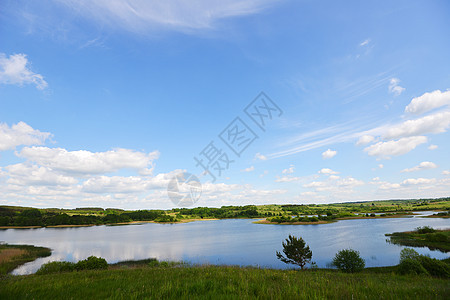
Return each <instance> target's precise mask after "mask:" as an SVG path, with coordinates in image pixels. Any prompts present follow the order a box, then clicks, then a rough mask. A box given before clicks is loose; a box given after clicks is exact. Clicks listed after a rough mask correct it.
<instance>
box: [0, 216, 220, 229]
mask: <svg viewBox="0 0 450 300" xmlns="http://www.w3.org/2000/svg"><path fill="white" fill-rule="evenodd" d="M215 220H220V219H216V218H211V219H200V218H196V219H181V220H177V221H176V222H156V221H131V222H119V223H110V224H83V225H51V226H0V229H35V228H72V227H74V228H75V227H92V226H122V225H141V224H147V223H156V224H181V223H189V222H195V221H215Z"/></svg>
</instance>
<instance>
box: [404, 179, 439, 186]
mask: <svg viewBox="0 0 450 300" xmlns="http://www.w3.org/2000/svg"><path fill="white" fill-rule="evenodd" d="M435 182H436V179H435V178H409V179H405V180H403V181H402V185H418V184H430V183H435Z"/></svg>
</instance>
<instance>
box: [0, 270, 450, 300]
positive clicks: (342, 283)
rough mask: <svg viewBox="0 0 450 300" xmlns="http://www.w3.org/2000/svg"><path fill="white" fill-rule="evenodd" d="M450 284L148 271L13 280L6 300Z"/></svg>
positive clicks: (416, 295) (286, 295)
mask: <svg viewBox="0 0 450 300" xmlns="http://www.w3.org/2000/svg"><path fill="white" fill-rule="evenodd" d="M449 283H450V281H449V280H444V279H437V278H432V277H417V276H413V277H410V276H399V275H395V274H386V273H385V274H376V273H370V272H363V273H358V274H344V273H340V272H337V271H327V270H317V271H311V270H308V271H294V270H273V269H256V268H239V267H219V266H201V267H172V268H161V267H153V268H150V267H146V268H137V269H116V270H111V269H110V270H104V271H83V272H73V273H62V274H52V275H40V276H39V275H28V276H9V277H7V278H4V279H3V280H1V281H0V298H1V299H104V298H111V299H142V298H152V299H161V298H162V299H172V298H174V299H175V298H176V299H254V298H259V299H445V298H447V299H448V296H449V295H450V284H449Z"/></svg>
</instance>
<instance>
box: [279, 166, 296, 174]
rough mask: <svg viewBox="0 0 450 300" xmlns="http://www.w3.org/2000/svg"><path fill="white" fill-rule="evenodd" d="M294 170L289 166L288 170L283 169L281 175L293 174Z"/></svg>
mask: <svg viewBox="0 0 450 300" xmlns="http://www.w3.org/2000/svg"><path fill="white" fill-rule="evenodd" d="M294 169H295V167H294V165H290V166H289V168H288V169H284V170H283V171H282V172H281V173H283V174H292V173H294Z"/></svg>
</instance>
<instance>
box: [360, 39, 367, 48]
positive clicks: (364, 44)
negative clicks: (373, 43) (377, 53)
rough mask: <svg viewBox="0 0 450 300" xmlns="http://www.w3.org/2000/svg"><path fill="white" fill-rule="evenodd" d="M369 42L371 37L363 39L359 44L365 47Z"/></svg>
mask: <svg viewBox="0 0 450 300" xmlns="http://www.w3.org/2000/svg"><path fill="white" fill-rule="evenodd" d="M369 43H370V39H366V40H364V41H362V42H361V43H360V44H359V46H360V47H364V46H367V45H369Z"/></svg>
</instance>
